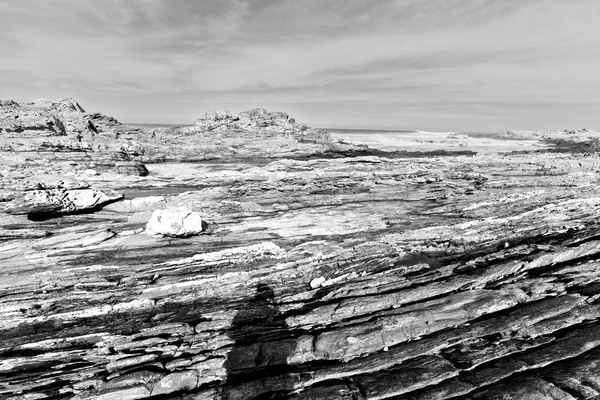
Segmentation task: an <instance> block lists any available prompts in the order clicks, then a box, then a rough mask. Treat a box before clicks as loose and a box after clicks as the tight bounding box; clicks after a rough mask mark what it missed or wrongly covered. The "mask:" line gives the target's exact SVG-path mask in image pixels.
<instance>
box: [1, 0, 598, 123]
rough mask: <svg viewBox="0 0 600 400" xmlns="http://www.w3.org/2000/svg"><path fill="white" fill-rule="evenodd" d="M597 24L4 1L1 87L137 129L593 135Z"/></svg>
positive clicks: (531, 1) (475, 2)
mask: <svg viewBox="0 0 600 400" xmlns="http://www.w3.org/2000/svg"><path fill="white" fill-rule="evenodd" d="M599 15H600V3H598V2H597V1H594V0H580V1H578V2H564V1H562V0H503V1H496V0H446V1H443V2H440V1H437V0H398V1H392V0H378V1H368V2H367V1H364V0H343V1H342V0H331V1H326V2H325V1H320V0H277V1H276V0H205V1H201V2H198V1H191V0H168V1H167V0H54V1H52V2H41V1H34V0H6V1H4V2H1V3H0V61H1V62H0V84H2V87H3V94H2V96H3V97H7V96H8V97H15V98H28V97H40V96H47V97H57V96H73V97H76V98H78V99H79V100H80V101H82V103H84V105H87V108H89V109H93V110H99V111H104V112H107V113H112V114H114V115H116V116H117V117H119V118H121V119H123V120H137V121H150V122H151V121H157V120H158V119H160V121H158V122H161V121H162V122H186V121H190V122H191V121H193V120H194V119H195V118H196V117H197V116H198V115H200V114H202V113H204V111H206V110H208V109H211V108H214V107H228V108H231V109H234V110H241V109H242V108H249V107H255V106H268V107H273V108H280V109H284V110H285V111H289V112H290V113H294V112H297V113H299V115H298V117H299V119H304V120H306V122H309V123H318V124H321V125H330V126H335V125H345V126H347V125H348V123H350V122H352V123H354V124H357V125H362V126H367V125H372V126H378V127H381V126H385V127H397V128H399V129H400V128H403V127H406V125H407V124H410V125H411V127H417V128H418V127H422V128H427V129H431V128H432V127H434V126H435V127H438V126H439V128H440V129H442V130H447V129H454V130H476V129H486V130H490V129H492V130H496V129H498V130H499V129H507V128H508V127H509V126H510V128H516V127H519V126H522V127H532V126H533V125H535V124H537V125H543V124H553V125H555V126H558V127H562V126H565V124H567V123H572V122H573V121H574V120H581V121H582V123H583V122H592V123H598V122H600V117H596V113H592V111H591V110H593V109H594V107H598V106H600V95H599V93H600V76H599V75H598V74H597V73H596V71H597V70H598V69H599V68H600V50H598V49H600V46H599V45H600V37H598V35H597V34H596V32H595V30H596V28H595V27H596V24H597V23H596V20H597V17H598V16H599ZM513 104H521V107H519V108H518V112H517V111H515V107H513V106H512V105H513ZM542 104H544V105H545V106H541V105H542ZM523 110H525V111H523ZM526 110H530V111H531V112H530V113H527V112H526ZM158 116H160V117H158ZM486 117H488V119H486ZM360 118H362V120H360ZM544 118H546V119H544ZM361 121H362V122H361ZM443 124H451V126H442V125H443ZM598 127H599V128H600V124H598Z"/></svg>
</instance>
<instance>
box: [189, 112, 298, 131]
mask: <svg viewBox="0 0 600 400" xmlns="http://www.w3.org/2000/svg"><path fill="white" fill-rule="evenodd" d="M196 125H197V126H198V127H199V128H200V129H201V130H205V131H228V130H245V131H251V130H257V129H265V130H271V131H274V132H280V133H284V132H293V131H305V130H307V129H308V127H307V126H306V124H299V123H297V122H296V120H295V119H294V118H292V117H290V116H289V115H288V114H287V113H284V112H280V111H274V112H269V111H267V110H265V109H264V108H254V109H252V110H248V111H243V112H240V113H239V114H234V113H232V112H230V111H227V110H215V111H209V112H207V113H206V114H205V115H204V118H200V119H198V122H197V124H196Z"/></svg>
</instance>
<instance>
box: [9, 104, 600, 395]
mask: <svg viewBox="0 0 600 400" xmlns="http://www.w3.org/2000/svg"><path fill="white" fill-rule="evenodd" d="M0 108H2V109H3V110H4V112H6V113H7V114H8V111H6V110H7V109H10V110H12V111H11V112H16V111H14V110H18V109H19V108H23V109H24V111H23V112H24V113H31V112H33V110H34V109H35V110H37V111H36V112H40V113H43V112H46V113H49V115H50V114H51V115H54V116H56V118H59V119H60V120H61V121H63V125H64V127H65V133H64V134H63V133H60V135H59V134H57V132H55V131H54V132H52V130H51V129H50V130H48V129H49V128H48V125H47V124H46V125H43V124H42V125H38V126H41V127H42V128H43V132H42V130H40V131H35V130H31V129H23V130H22V131H20V132H17V130H11V131H10V132H8V131H3V132H1V134H2V140H3V141H4V142H3V143H4V147H2V149H3V150H2V151H1V154H0V155H1V156H2V158H0V162H1V164H0V174H1V176H0V183H1V185H2V186H1V188H2V191H1V192H0V224H1V226H0V228H1V229H0V266H1V267H0V397H1V398H9V399H10V398H13V399H23V398H59V399H81V400H83V399H138V398H151V397H152V396H154V397H153V398H173V399H252V398H257V397H258V398H290V399H305V400H308V399H315V400H316V399H348V400H350V399H353V400H356V399H396V400H399V399H423V400H425V399H427V400H430V399H504V398H513V399H536V398H539V399H583V398H590V399H591V398H594V397H597V396H599V395H600V389H599V388H600V385H599V383H598V378H597V376H598V368H599V365H600V364H599V360H600V339H599V338H600V307H599V306H598V301H599V299H600V261H599V257H600V235H599V234H598V226H599V225H598V220H599V217H600V189H599V187H598V185H597V182H598V170H599V168H600V158H599V157H598V155H597V154H596V152H595V151H593V149H594V144H593V143H591V144H590V143H588V142H589V141H590V139H589V137H588V136H593V135H594V133H593V132H583V131H580V132H575V133H570V132H566V133H565V132H562V133H560V132H558V133H551V134H552V135H555V136H553V137H552V138H550V139H552V140H554V139H556V135H562V136H564V137H566V138H567V139H568V138H572V139H568V140H570V141H569V142H568V143H570V144H574V143H575V144H578V145H579V144H582V147H573V146H571V147H569V146H570V145H569V146H567V145H564V144H560V145H559V144H557V145H556V146H555V147H553V148H549V149H547V150H545V151H542V152H537V151H536V152H530V153H523V152H519V153H508V154H486V155H484V156H480V155H472V156H467V155H458V154H451V155H448V154H446V155H444V156H440V155H439V154H438V153H435V154H438V155H435V154H433V153H432V154H420V155H419V156H418V157H417V156H416V155H415V154H412V155H410V156H408V155H407V154H399V153H389V154H382V153H380V152H375V151H373V152H370V150H368V149H365V148H362V147H353V146H352V145H346V144H343V143H342V144H340V143H336V142H334V141H330V139H328V138H327V135H325V134H323V135H321V133H319V131H317V130H312V129H310V128H307V127H305V126H303V125H301V124H298V123H296V122H295V121H293V119H292V118H290V117H289V116H287V114H284V113H269V112H266V111H263V110H252V111H249V112H246V113H240V114H231V113H227V112H215V113H211V114H208V115H207V116H206V118H204V119H202V120H201V121H200V122H199V123H198V124H197V125H194V126H191V127H187V128H181V129H178V130H172V131H168V130H164V131H159V130H157V131H154V132H153V131H147V130H144V129H142V128H135V127H128V126H126V125H121V124H119V123H118V122H117V121H115V120H112V119H110V118H109V117H105V116H102V115H96V114H86V113H85V112H83V111H82V109H80V106H79V107H78V106H77V105H76V104H74V103H71V102H68V101H67V102H55V101H54V102H53V101H46V100H44V101H36V102H17V103H14V104H13V103H9V102H2V103H1V104H0ZM40 110H41V111H40ZM81 114H83V115H87V117H86V118H89V119H90V120H91V121H92V123H93V124H94V126H95V127H96V131H97V132H94V133H93V135H92V132H91V131H89V130H88V131H86V130H85V129H83V130H82V131H81V132H79V133H77V132H76V129H75V128H77V127H78V126H80V125H77V123H76V122H77V121H79V120H78V118H80V117H82V115H81ZM32 115H33V114H32ZM44 115H46V114H44ZM78 115H79V117H77V116H78ZM69 121H70V122H69ZM2 126H3V127H4V126H5V125H2ZM23 126H24V125H23ZM54 126H56V125H54ZM3 129H4V128H3ZM40 129H41V128H40ZM36 132H37V133H36ZM77 134H79V135H80V136H82V138H81V142H79V141H78V139H77V137H76V135H77ZM153 135H154V137H153ZM319 135H321V136H319ZM536 135H537V134H534V133H528V134H527V135H525V134H523V136H525V137H527V138H528V139H531V138H532V137H538V136H539V135H537V136H536ZM64 138H72V139H73V141H74V142H73V143H80V144H79V145H77V146H75V145H73V146H71V145H66V144H65V143H66V142H64ZM263 139H264V140H263ZM563 139H564V138H563ZM563 139H561V140H563ZM567 139H564V140H567ZM58 140H63V142H61V143H63V145H62V147H61V146H59V145H58V143H59V142H58ZM87 140H89V142H87V143H88V146H89V149H86V148H85V146H83V144H81V143H83V142H86V141H87ZM464 140H467V139H464ZM511 140H516V139H515V138H514V137H513V138H512V139H511ZM592 140H593V138H592ZM52 141H54V142H52ZM40 143H54V144H52V146H50V144H46V145H43V146H42V145H40ZM190 143H195V144H193V145H190V148H185V147H184V148H182V147H181V145H182V144H184V145H185V144H190ZM198 143H201V145H200V144H198ZM97 145H101V148H100V150H98V146H97ZM104 145H106V146H107V149H108V150H107V149H105V148H104ZM36 146H37V147H36ZM40 146H41V147H40ZM49 146H50V147H49ZM78 146H79V147H78ZM194 146H203V150H202V151H198V147H194ZM236 146H237V147H236ZM229 147H231V148H230V149H229V150H228V148H229ZM559 148H560V149H561V151H553V149H554V150H556V149H559ZM582 148H585V149H587V150H591V151H587V152H582V151H580V150H581V149H582ZM18 149H21V150H23V151H20V150H18ZM48 149H51V151H49V150H48ZM177 149H182V150H181V152H180V153H177ZM291 149H294V151H292V150H291ZM350 150H351V151H350ZM359 150H360V151H359ZM442 150H443V149H442ZM193 152H196V153H195V155H193ZM292 154H293V156H292ZM198 155H201V156H202V157H204V158H203V160H199V158H198ZM212 156H215V157H220V159H219V160H214V159H213V160H212V161H211V159H210V158H211V157H212ZM161 157H162V158H161ZM206 157H208V158H206ZM161 159H162V160H166V161H168V162H165V163H158V162H157V161H159V160H161ZM184 159H185V160H188V161H189V160H192V161H193V162H191V161H190V162H186V163H184V162H180V161H182V160H184ZM144 161H151V162H148V163H147V164H146V166H145V168H147V170H148V174H137V173H131V174H123V173H122V172H123V171H120V170H119V168H121V167H127V168H129V167H130V166H132V165H138V164H135V163H144ZM132 163H133V164H132ZM90 169H93V170H94V171H95V172H96V173H95V174H92V173H90V172H89V171H88V170H90ZM113 194H114V197H113ZM102 196H107V197H106V199H109V200H110V201H101V199H105V197H102ZM99 199H100V200H99ZM71 204H73V205H75V206H76V208H72V206H71ZM93 204H95V206H93V207H91V205H93ZM84 206H85V207H87V208H83V207H84ZM77 207H79V208H77ZM176 209H180V210H181V209H185V210H188V211H186V213H188V212H189V213H194V214H193V215H197V216H199V217H201V219H202V220H204V221H206V223H207V224H208V226H209V227H210V229H208V230H204V229H202V230H203V234H202V235H198V236H191V237H187V238H185V239H183V238H177V237H169V236H162V235H161V236H150V235H147V234H145V229H146V225H147V224H148V221H149V220H150V219H151V218H152V216H153V215H165V213H169V212H170V211H168V210H176ZM78 210H81V211H83V210H85V211H86V212H85V213H80V212H77V211H78ZM35 212H37V213H38V214H39V213H45V214H44V215H45V216H46V217H48V218H28V216H31V214H32V213H34V214H35ZM50 217H51V218H50ZM180 225H181V227H183V226H184V225H185V224H183V223H182V224H180ZM196 226H197V224H196ZM200 226H202V225H200ZM178 229H179V228H178Z"/></svg>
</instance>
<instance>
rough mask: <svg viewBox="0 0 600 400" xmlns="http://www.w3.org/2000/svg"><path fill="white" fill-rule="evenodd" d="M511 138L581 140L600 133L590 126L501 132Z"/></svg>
mask: <svg viewBox="0 0 600 400" xmlns="http://www.w3.org/2000/svg"><path fill="white" fill-rule="evenodd" d="M500 136H501V137H505V138H510V139H549V140H554V139H558V140H569V141H572V142H579V141H584V140H590V139H594V138H598V137H600V133H598V132H596V131H595V130H594V129H590V128H578V129H541V130H508V131H506V132H504V133H501V134H500Z"/></svg>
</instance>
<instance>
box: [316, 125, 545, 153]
mask: <svg viewBox="0 0 600 400" xmlns="http://www.w3.org/2000/svg"><path fill="white" fill-rule="evenodd" d="M326 130H327V131H328V132H329V133H330V134H331V136H332V137H333V138H335V139H341V140H344V141H346V142H350V143H355V144H365V145H367V146H369V147H372V148H375V149H379V150H384V151H402V150H406V151H433V150H447V151H460V150H470V151H475V152H478V153H500V152H508V151H518V150H539V149H542V148H544V147H547V146H546V145H545V144H544V143H542V142H540V141H538V140H506V139H502V138H494V137H493V136H494V135H493V134H485V135H484V134H467V133H458V132H427V131H407V130H368V129H335V128H334V129H326Z"/></svg>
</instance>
